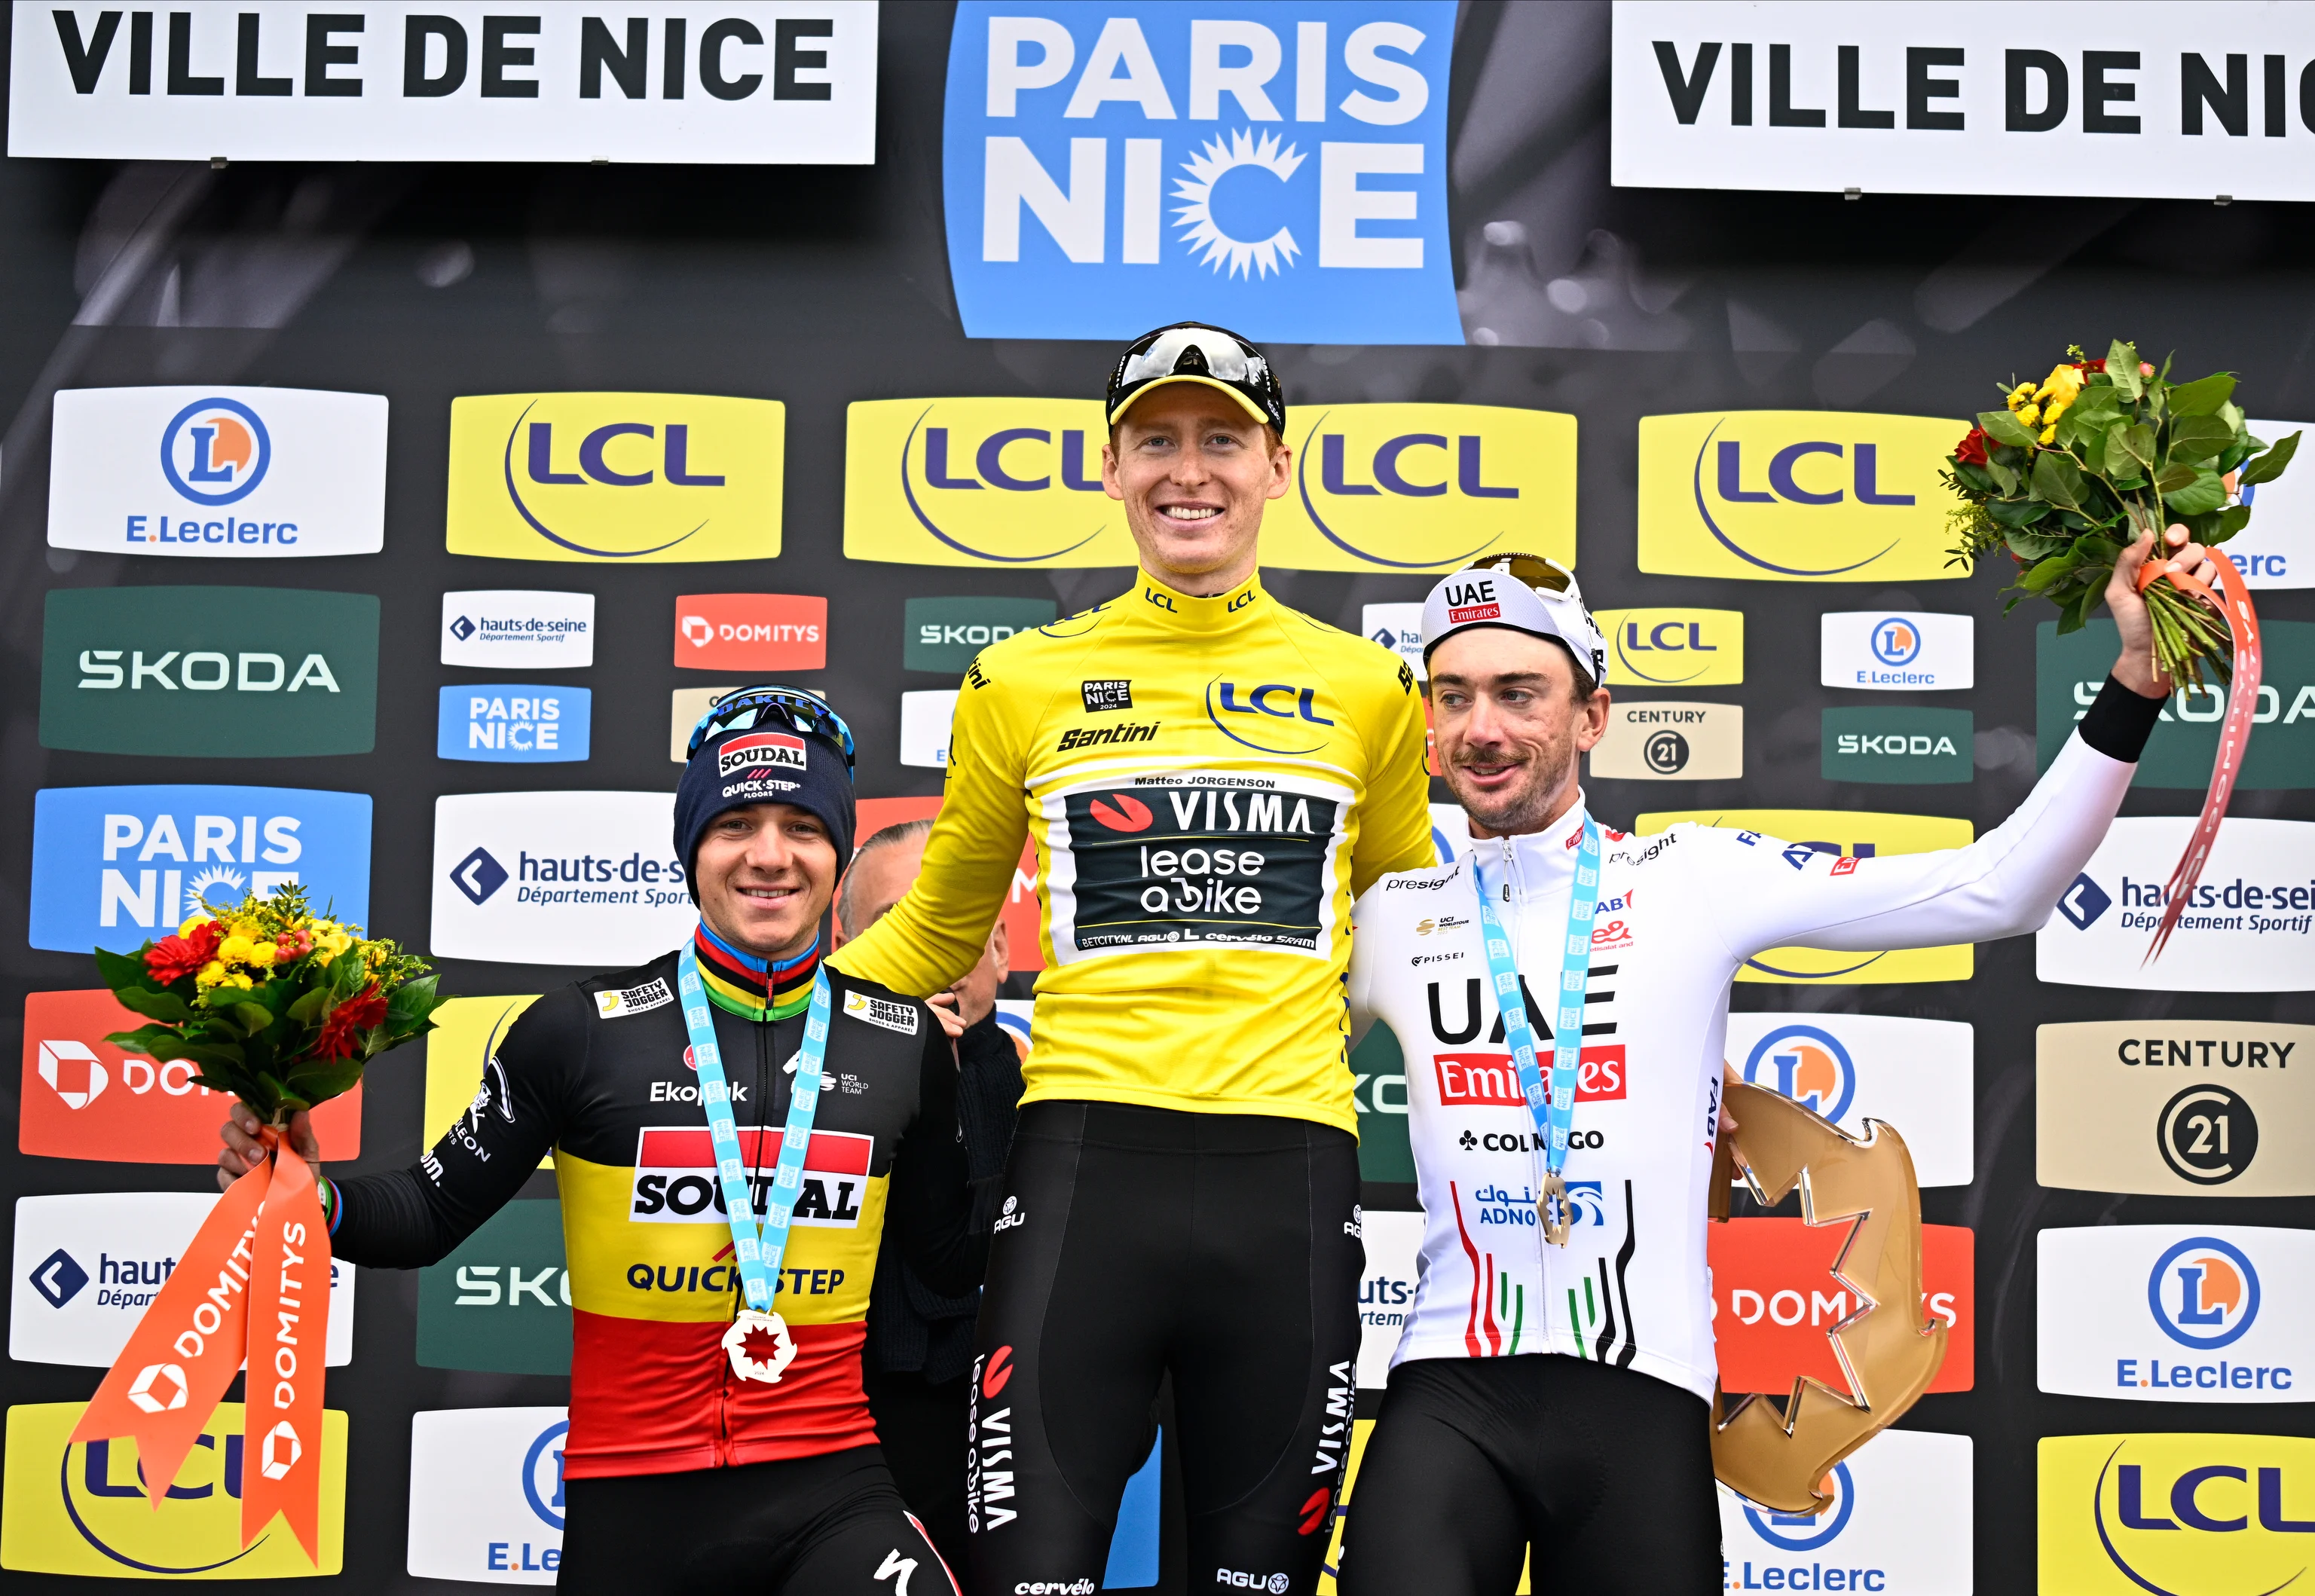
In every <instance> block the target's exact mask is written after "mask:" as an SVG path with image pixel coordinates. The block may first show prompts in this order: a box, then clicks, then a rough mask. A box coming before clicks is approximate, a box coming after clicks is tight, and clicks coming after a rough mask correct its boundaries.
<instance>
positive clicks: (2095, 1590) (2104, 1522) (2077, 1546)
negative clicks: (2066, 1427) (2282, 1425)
mask: <svg viewBox="0 0 2315 1596" xmlns="http://www.w3.org/2000/svg"><path fill="white" fill-rule="evenodd" d="M2039 1461H2040V1470H2039V1472H2040V1475H2041V1493H2040V1494H2041V1505H2040V1512H2039V1518H2040V1521H2041V1524H2040V1529H2041V1534H2040V1542H2041V1580H2040V1584H2039V1588H2040V1589H2041V1590H2042V1591H2043V1592H2045V1593H2047V1596H2107V1593H2108V1592H2112V1593H2113V1596H2126V1593H2127V1596H2137V1593H2139V1592H2155V1593H2156V1596H2251V1593H2252V1592H2266V1591H2280V1590H2283V1589H2284V1588H2286V1587H2288V1586H2290V1585H2292V1584H2293V1583H2294V1582H2296V1581H2297V1580H2298V1579H2299V1577H2300V1576H2301V1575H2302V1574H2304V1573H2305V1572H2306V1570H2307V1568H2308V1566H2309V1565H2310V1563H2311V1562H2315V1541H2311V1540H2310V1539H2308V1538H2307V1537H2311V1536H2315V1441H2310V1440H2308V1439H2306V1438H2304V1437H2302V1436H2292V1435H2219V1434H2196V1433H2185V1434H2169V1435H2053V1436H2049V1437H2046V1438H2044V1441H2042V1443H2041V1447H2040V1459H2039Z"/></svg>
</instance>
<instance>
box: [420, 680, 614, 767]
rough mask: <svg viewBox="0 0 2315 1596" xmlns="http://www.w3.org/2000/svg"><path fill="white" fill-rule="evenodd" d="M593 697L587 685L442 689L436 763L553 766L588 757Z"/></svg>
mask: <svg viewBox="0 0 2315 1596" xmlns="http://www.w3.org/2000/svg"><path fill="white" fill-rule="evenodd" d="M593 705H594V695H593V694H592V693H590V692H589V691H588V690H587V689H586V688H585V687H541V686H539V685H538V684H537V683H536V682H487V683H477V684H475V685H474V686H472V687H444V688H443V689H442V691H441V696H440V706H439V716H438V719H437V721H436V723H435V730H434V757H435V758H438V759H482V760H488V761H491V762H492V763H496V764H507V765H551V764H556V763H560V762H566V761H570V760H574V759H583V758H586V757H587V750H588V746H589V743H590V736H589V724H588V723H589V718H590V712H591V710H592V708H593Z"/></svg>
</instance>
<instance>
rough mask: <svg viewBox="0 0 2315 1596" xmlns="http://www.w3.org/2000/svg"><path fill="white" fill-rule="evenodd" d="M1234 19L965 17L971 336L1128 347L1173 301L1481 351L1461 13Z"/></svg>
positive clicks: (950, 138) (965, 272)
mask: <svg viewBox="0 0 2315 1596" xmlns="http://www.w3.org/2000/svg"><path fill="white" fill-rule="evenodd" d="M1233 9H1235V10H1236V11H1237V14H1235V15H1233V14H1228V13H1229V12H1231V11H1232V10H1233ZM1222 11H1223V12H1224V13H1225V14H1223V15H1220V16H1217V15H1214V14H1212V13H1204V12H1202V13H1197V14H1194V15H1193V13H1191V12H1189V11H1186V10H1184V8H1182V7H1180V6H1175V5H1166V4H1149V3H1148V0H1143V3H1141V4H1130V5H1125V6H1122V7H1113V8H1108V9H1105V10H1104V11H1101V12H1098V13H1095V12H1087V11H1085V10H1083V9H1082V8H1079V7H1077V6H1072V5H1058V4H1033V5H1026V6H1024V5H1016V4H988V3H986V0H969V3H968V4H964V5H962V6H961V7H960V8H959V9H958V12H957V15H956V21H955V24H954V28H953V32H952V33H951V35H950V46H949V63H948V92H947V96H946V107H947V110H946V119H945V129H944V137H943V167H944V179H945V191H946V199H947V207H946V208H947V217H948V250H949V270H950V275H951V278H952V279H953V283H954V286H955V290H956V297H957V305H958V308H959V310H960V312H961V313H962V316H963V320H964V327H965V332H967V334H968V335H970V336H971V337H974V338H1093V339H1104V340H1109V341H1115V340H1119V339H1123V338H1131V337H1134V336H1137V335H1138V334H1139V333H1140V332H1142V331H1143V329H1142V327H1141V326H1140V324H1139V323H1138V322H1136V321H1134V320H1133V318H1134V317H1135V316H1137V315H1139V312H1138V311H1135V310H1132V309H1131V308H1129V304H1130V302H1131V300H1140V301H1142V302H1145V303H1146V302H1147V300H1148V297H1149V296H1150V295H1152V294H1155V295H1158V296H1159V297H1163V298H1164V299H1165V301H1166V303H1167V304H1168V305H1171V306H1176V307H1177V314H1178V315H1182V316H1184V317H1187V318H1191V319H1195V320H1199V321H1205V322H1211V323H1214V324H1219V325H1222V326H1230V327H1257V328H1261V329H1263V330H1264V336H1266V337H1270V338H1275V339H1278V340H1281V341H1285V342H1290V343H1291V342H1338V343H1351V342H1356V343H1450V344H1455V343H1461V342H1462V341H1463V330H1462V323H1461V318H1460V316H1459V314H1458V311H1457V307H1456V302H1455V294H1454V279H1453V263H1452V261H1451V259H1450V253H1449V242H1448V217H1447V182H1446V179H1447V144H1446V134H1447V101H1448V77H1449V69H1450V58H1451V51H1452V47H1453V42H1454V32H1455V11H1454V8H1453V7H1452V6H1451V5H1450V4H1444V3H1443V0H1384V3H1382V4H1370V5H1365V6H1362V7H1360V8H1359V9H1358V11H1357V12H1355V13H1347V14H1346V13H1344V12H1343V11H1342V10H1341V9H1340V8H1339V7H1337V6H1334V5H1329V4H1317V3H1316V0H1296V3H1294V4H1264V5H1249V6H1242V7H1237V8H1231V7H1228V6H1225V7H1223V8H1222ZM1290 119H1291V120H1290Z"/></svg>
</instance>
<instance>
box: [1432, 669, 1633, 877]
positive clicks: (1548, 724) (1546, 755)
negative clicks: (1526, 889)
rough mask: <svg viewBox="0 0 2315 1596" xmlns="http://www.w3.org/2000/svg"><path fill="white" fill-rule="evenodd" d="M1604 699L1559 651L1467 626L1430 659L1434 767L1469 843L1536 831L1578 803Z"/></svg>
mask: <svg viewBox="0 0 2315 1596" xmlns="http://www.w3.org/2000/svg"><path fill="white" fill-rule="evenodd" d="M1608 705H1609V697H1608V691H1607V689H1606V688H1604V687H1592V688H1586V687H1585V686H1584V684H1583V681H1582V680H1581V679H1580V678H1578V676H1577V674H1576V670H1575V658H1574V655H1573V654H1570V653H1569V652H1567V650H1566V649H1565V648H1563V647H1561V646H1560V645H1559V644H1558V643H1553V642H1550V641H1548V640H1547V639H1545V638H1541V637H1530V636H1529V635H1528V634H1525V633H1521V632H1514V631H1512V630H1510V629H1509V628H1507V627H1503V626H1472V627H1468V628H1467V629H1465V630H1463V631H1460V632H1457V633H1454V634H1451V635H1450V636H1449V637H1448V638H1447V639H1446V640H1445V641H1444V642H1442V643H1440V644H1439V646H1438V647H1437V648H1435V649H1433V650H1432V651H1431V724H1432V740H1433V742H1434V744H1435V746H1436V747H1437V749H1438V752H1439V767H1440V770H1441V774H1443V775H1444V776H1446V778H1447V785H1448V786H1449V787H1450V789H1451V790H1452V791H1453V792H1454V794H1455V802H1458V803H1459V804H1461V805H1462V806H1463V812H1464V813H1466V814H1468V815H1469V816H1470V817H1471V834H1472V835H1473V836H1475V837H1515V836H1519V835H1521V834H1522V833H1525V832H1530V831H1540V830H1542V829H1544V828H1545V827H1547V826H1548V825H1550V824H1551V822H1552V821H1554V820H1557V819H1558V818H1559V817H1560V816H1561V815H1563V814H1565V813H1566V812H1567V806H1568V805H1569V804H1571V803H1573V802H1575V794H1576V786H1577V779H1576V778H1577V774H1578V761H1579V760H1580V759H1581V758H1583V755H1585V754H1588V753H1590V752H1591V751H1592V749H1593V748H1594V747H1595V746H1597V745H1598V743H1599V741H1600V739H1601V737H1603V736H1605V735H1606V734H1607V731H1608Z"/></svg>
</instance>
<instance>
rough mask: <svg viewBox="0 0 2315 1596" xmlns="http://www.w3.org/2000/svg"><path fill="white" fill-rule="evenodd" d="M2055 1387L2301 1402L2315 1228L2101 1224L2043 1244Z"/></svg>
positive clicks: (2047, 1351) (2156, 1397) (2044, 1237)
mask: <svg viewBox="0 0 2315 1596" xmlns="http://www.w3.org/2000/svg"><path fill="white" fill-rule="evenodd" d="M2036 1251H2037V1254H2038V1259H2037V1267H2036V1275H2037V1277H2038V1279H2039V1282H2040V1283H2039V1296H2040V1301H2039V1306H2038V1308H2037V1309H2036V1325H2037V1326H2038V1336H2039V1341H2040V1348H2039V1353H2040V1357H2039V1372H2038V1376H2037V1379H2038V1381H2039V1384H2040V1386H2041V1388H2042V1389H2043V1390H2044V1391H2058V1392H2064V1393H2067V1394H2069V1395H2073V1396H2080V1397H2119V1398H2122V1399H2124V1400H2128V1401H2139V1402H2231V1403H2268V1402H2303V1401H2305V1400H2307V1397H2308V1392H2307V1391H2306V1390H2305V1389H2302V1385H2301V1379H2302V1374H2303V1373H2305V1371H2306V1370H2308V1368H2309V1364H2310V1362H2311V1361H2315V1232H2311V1231H2306V1230H2290V1229H2283V1228H2270V1227H2266V1226H2253V1225H2224V1226H2209V1225H2204V1226H2193V1225H2101V1226H2092V1227H2087V1228H2078V1229H2053V1230H2044V1231H2043V1232H2042V1233H2041V1235H2040V1237H2038V1238H2037V1242H2036Z"/></svg>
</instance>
